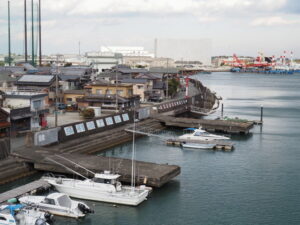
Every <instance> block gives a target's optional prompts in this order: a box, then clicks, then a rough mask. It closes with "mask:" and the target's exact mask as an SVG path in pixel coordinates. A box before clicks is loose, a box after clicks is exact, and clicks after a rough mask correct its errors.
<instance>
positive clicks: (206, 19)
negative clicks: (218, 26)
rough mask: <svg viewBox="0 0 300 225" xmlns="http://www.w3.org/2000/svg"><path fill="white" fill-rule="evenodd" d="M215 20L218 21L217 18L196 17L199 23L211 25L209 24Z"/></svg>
mask: <svg viewBox="0 0 300 225" xmlns="http://www.w3.org/2000/svg"><path fill="white" fill-rule="evenodd" d="M217 20H219V18H218V17H210V16H202V17H201V16H199V17H198V21H199V22H200V23H211V22H215V21H217Z"/></svg>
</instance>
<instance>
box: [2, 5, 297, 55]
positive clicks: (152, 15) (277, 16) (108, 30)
mask: <svg viewBox="0 0 300 225" xmlns="http://www.w3.org/2000/svg"><path fill="white" fill-rule="evenodd" d="M23 2H24V0H11V26H12V28H11V30H12V51H13V52H17V53H22V52H23V51H24V40H23V39H24V38H23V30H24V28H23V27H24V25H23ZM34 2H37V0H34ZM29 3H30V0H28V8H29ZM28 14H29V11H28ZM42 14H43V15H42V30H43V34H42V36H43V51H44V53H46V54H49V53H77V52H78V42H79V41H80V42H81V51H82V52H85V51H96V50H99V49H100V46H101V45H104V46H108V45H118V46H119V45H130V46H139V45H145V46H146V47H148V49H149V50H152V49H151V48H152V43H154V38H158V39H159V38H183V39H201V38H210V39H211V40H212V47H213V49H212V50H213V52H212V53H213V55H220V54H226V55H232V54H233V53H236V54H238V55H251V56H256V55H257V52H259V51H260V52H264V53H265V55H273V54H274V55H276V56H280V54H282V52H283V51H284V50H287V51H289V52H290V51H291V50H292V51H293V52H294V54H295V56H297V57H299V58H300V41H299V40H300V2H299V0H42ZM28 19H30V18H29V17H28ZM28 28H30V27H29V26H28ZM149 43H151V44H149ZM6 52H7V0H0V53H6Z"/></svg>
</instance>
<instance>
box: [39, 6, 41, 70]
mask: <svg viewBox="0 0 300 225" xmlns="http://www.w3.org/2000/svg"><path fill="white" fill-rule="evenodd" d="M39 65H40V66H42V24H41V0H39Z"/></svg>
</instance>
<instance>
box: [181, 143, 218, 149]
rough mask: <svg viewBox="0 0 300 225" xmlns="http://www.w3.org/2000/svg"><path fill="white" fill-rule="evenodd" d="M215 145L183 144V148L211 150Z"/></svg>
mask: <svg viewBox="0 0 300 225" xmlns="http://www.w3.org/2000/svg"><path fill="white" fill-rule="evenodd" d="M215 146H216V145H215V144H197V143H183V144H182V147H184V148H195V149H213V148H214V147H215Z"/></svg>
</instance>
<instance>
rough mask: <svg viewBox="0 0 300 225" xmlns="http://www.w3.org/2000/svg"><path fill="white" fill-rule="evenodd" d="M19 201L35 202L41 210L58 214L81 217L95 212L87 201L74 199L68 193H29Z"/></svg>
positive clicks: (24, 202)
mask: <svg viewBox="0 0 300 225" xmlns="http://www.w3.org/2000/svg"><path fill="white" fill-rule="evenodd" d="M19 201H20V202H21V203H23V204H29V205H31V204H34V205H35V206H36V207H38V208H39V209H40V210H42V211H44V212H49V213H51V214H53V215H58V216H66V217H72V218H80V217H84V216H85V215H86V214H88V213H92V212H93V211H92V210H91V209H90V207H89V206H87V205H86V204H85V203H83V202H78V201H74V200H72V199H70V197H69V196H68V195H66V194H63V193H57V192H56V193H51V194H49V195H47V196H33V195H28V196H24V197H21V198H19Z"/></svg>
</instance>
